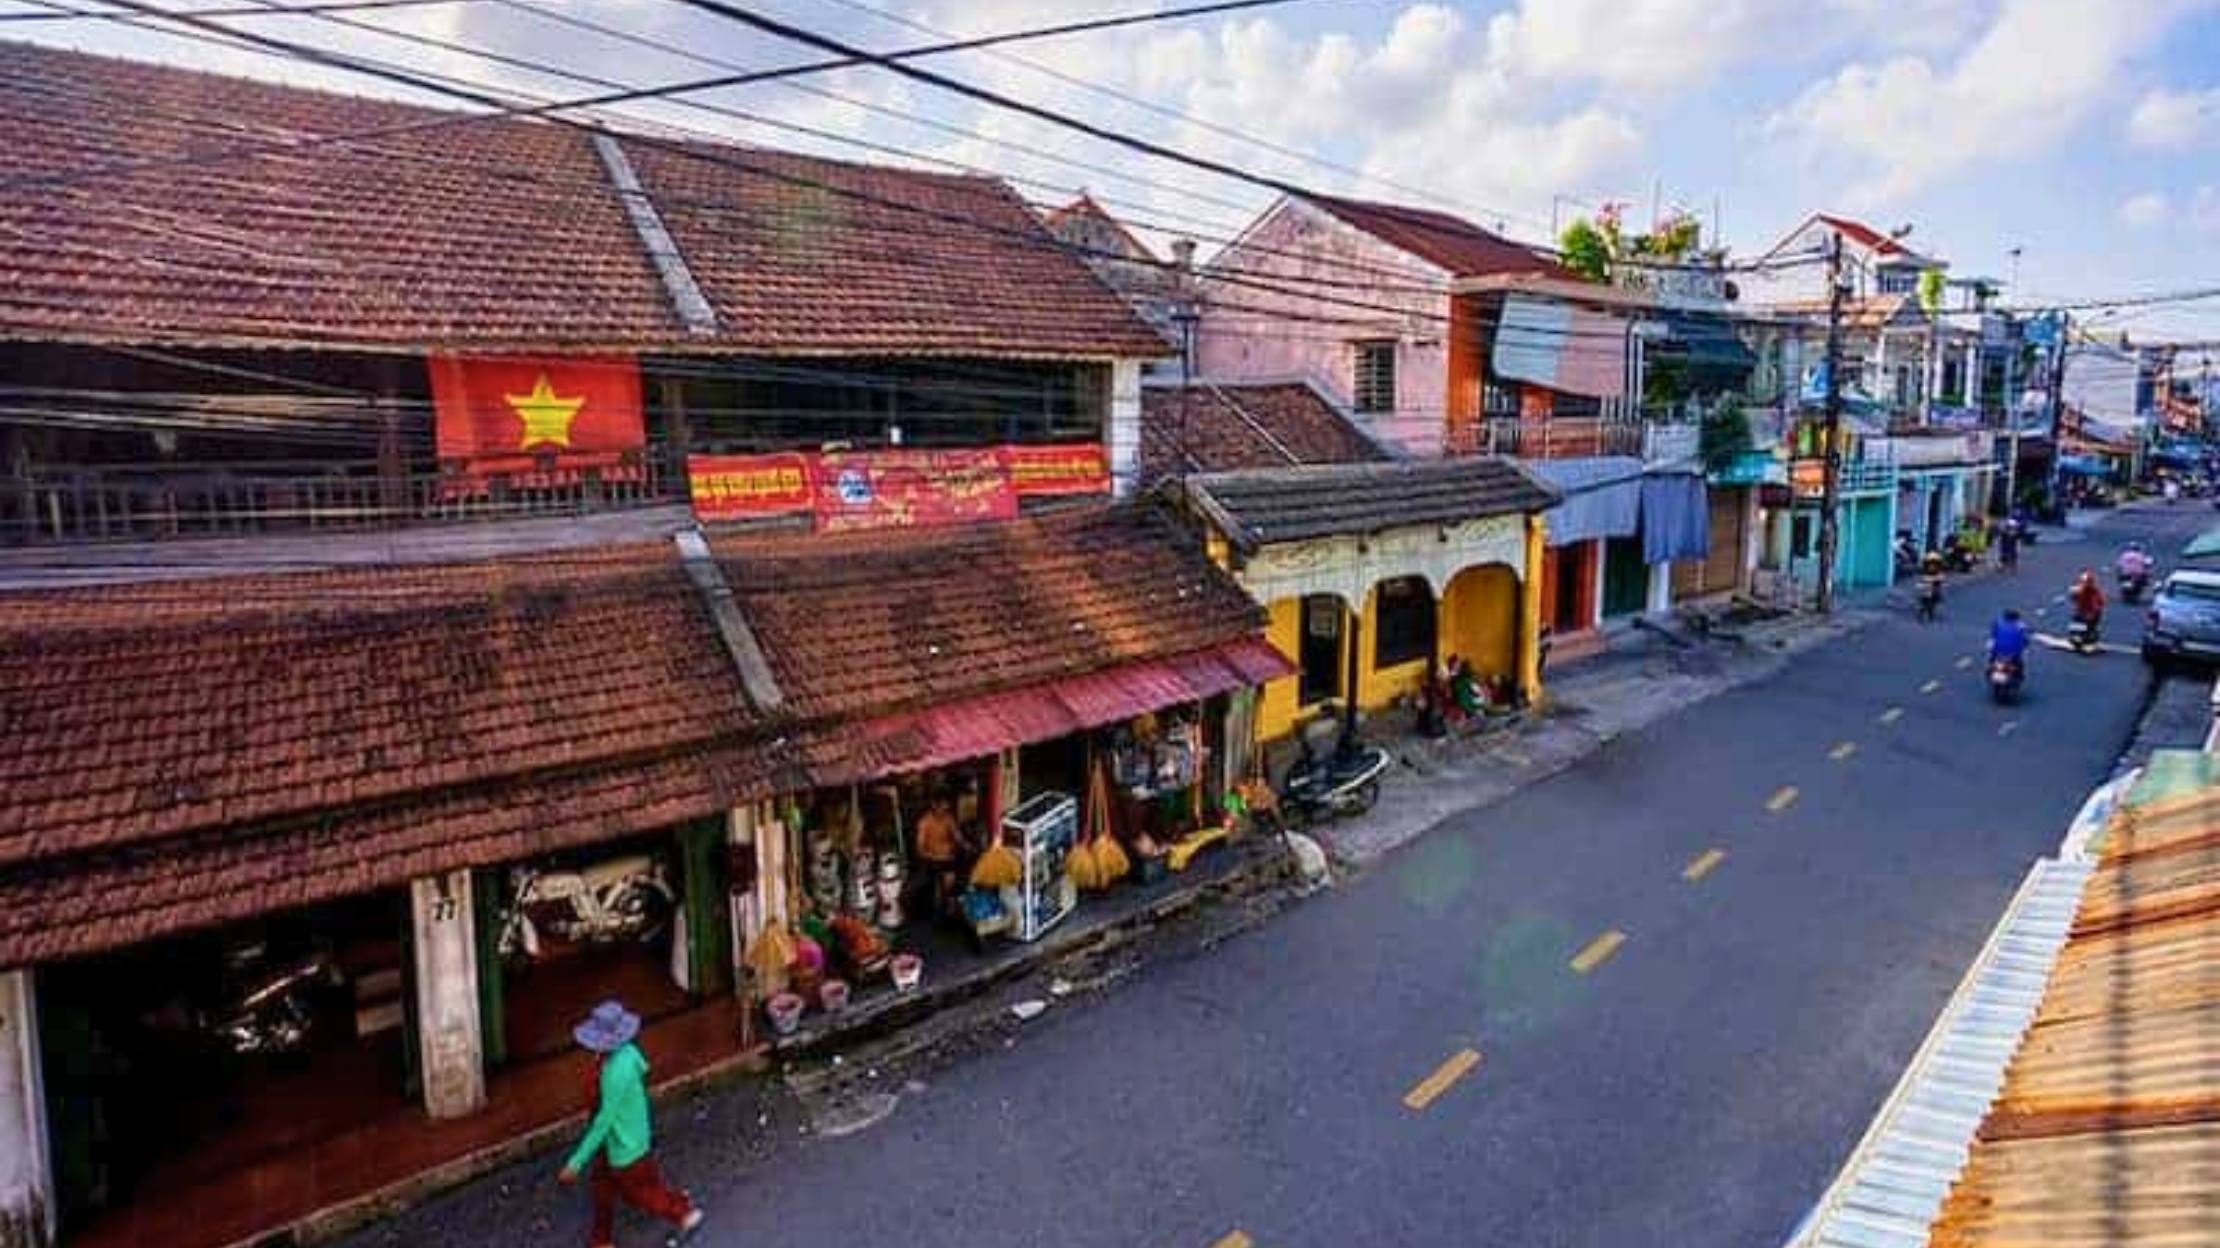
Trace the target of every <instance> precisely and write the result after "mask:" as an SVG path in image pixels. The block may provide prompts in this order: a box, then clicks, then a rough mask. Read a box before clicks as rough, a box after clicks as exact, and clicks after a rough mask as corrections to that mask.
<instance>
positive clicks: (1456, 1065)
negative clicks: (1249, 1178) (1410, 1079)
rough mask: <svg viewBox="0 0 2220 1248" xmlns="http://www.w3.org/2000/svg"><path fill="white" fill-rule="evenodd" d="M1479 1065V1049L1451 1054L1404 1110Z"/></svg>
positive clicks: (1409, 1096) (1410, 1095) (1419, 1105)
mask: <svg viewBox="0 0 2220 1248" xmlns="http://www.w3.org/2000/svg"><path fill="white" fill-rule="evenodd" d="M1479 1064H1480V1050H1478V1049H1459V1050H1457V1051H1456V1052H1455V1053H1452V1054H1450V1055H1449V1058H1448V1060H1446V1061H1444V1062H1443V1063H1442V1064H1441V1065H1439V1066H1436V1067H1435V1068H1434V1073H1433V1074H1430V1075H1428V1076H1426V1077H1425V1078H1424V1079H1421V1080H1419V1081H1418V1082H1417V1083H1416V1084H1413V1085H1412V1086H1411V1090H1410V1091H1408V1092H1405V1093H1404V1094H1403V1108H1405V1109H1408V1110H1414V1111H1415V1110H1421V1109H1424V1108H1426V1107H1427V1106H1428V1105H1431V1104H1433V1103H1434V1098H1435V1097H1438V1096H1440V1095H1441V1094H1442V1093H1444V1092H1447V1091H1448V1090H1449V1085H1451V1084H1453V1083H1455V1082H1457V1081H1458V1080H1459V1079H1462V1078H1464V1077H1465V1076H1466V1075H1467V1074H1469V1073H1471V1071H1472V1068H1473V1067H1475V1066H1478V1065H1479ZM1218 1242H1219V1244H1220V1245H1223V1244H1224V1243H1225V1242H1226V1241H1225V1240H1220V1241H1218ZM1241 1242H1242V1243H1243V1244H1246V1243H1248V1242H1249V1237H1248V1236H1246V1235H1243V1236H1242V1237H1241Z"/></svg>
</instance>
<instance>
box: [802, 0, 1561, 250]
mask: <svg viewBox="0 0 2220 1248" xmlns="http://www.w3.org/2000/svg"><path fill="white" fill-rule="evenodd" d="M826 2H827V3H830V4H837V5H840V6H841V7H843V8H847V9H852V10H854V11H856V12H859V13H868V14H870V15H872V16H873V17H877V18H880V19H882V20H885V21H888V22H892V23H894V24H896V25H898V26H903V27H906V28H908V29H910V30H913V31H916V32H917V33H919V34H922V35H929V36H932V37H933V38H936V39H952V38H954V37H955V36H954V35H953V34H952V33H950V32H948V31H946V30H942V29H940V28H937V27H934V26H932V25H929V24H927V23H925V22H921V21H918V20H917V19H915V18H911V17H906V16H904V15H902V14H900V13H896V12H893V11H892V10H889V9H883V8H879V7H877V6H875V5H870V4H865V3H863V0H826ZM988 55H989V56H992V57H993V58H994V59H996V60H998V61H1002V62H1004V63H1005V64H1010V65H1016V66H1018V67H1020V68H1022V69H1026V70H1030V71H1032V72H1033V73H1036V74H1041V75H1043V76H1045V77H1048V78H1051V79H1053V80H1055V81H1057V82H1061V83H1063V84H1065V85H1066V86H1072V87H1077V88H1079V89H1080V90H1082V91H1088V92H1092V93H1093V94H1096V95H1099V96H1102V97H1104V98H1106V99H1113V100H1117V101H1119V102H1120V103H1123V104H1126V105H1129V106H1131V107H1133V108H1138V109H1141V110H1143V111H1145V112H1150V113H1154V114H1156V115H1157V116H1159V117H1164V118H1167V119H1169V120H1172V121H1177V122H1180V123H1182V124H1184V125H1190V126H1194V127H1195V128H1197V129H1199V130H1204V131H1208V132H1209V133H1211V134H1215V135H1218V136H1220V137H1222V138H1228V139H1233V140H1235V141H1236V142H1241V143H1247V144H1249V145H1250V146H1252V147H1257V148H1261V149H1262V150H1264V151H1267V152H1271V153H1273V154H1274V155H1277V156H1283V157H1286V158H1288V159H1290V160H1296V161H1300V162H1302V163H1304V164H1307V165H1312V166H1314V167H1317V168H1320V169H1324V170H1327V171H1329V172H1332V173H1338V174H1341V175H1343V176H1345V177H1349V178H1354V179H1356V180H1358V181H1362V182H1370V183H1372V184H1373V185H1375V186H1384V187H1386V188H1388V189H1389V190H1392V191H1396V192H1398V193H1400V194H1404V195H1415V196H1418V197H1420V198H1422V199H1427V200H1431V201H1433V202H1434V203H1437V204H1442V205H1445V206H1447V207H1452V208H1455V209H1457V210H1458V211H1460V212H1469V211H1471V209H1470V208H1468V207H1466V206H1465V205H1462V204H1459V203H1458V202H1457V201H1455V200H1453V199H1451V198H1449V197H1448V196H1445V195H1442V194H1441V193H1440V192H1438V191H1431V190H1426V189H1422V188H1420V187H1415V186H1411V185H1409V184H1407V183H1403V182H1397V181H1394V180H1392V179H1389V178H1385V177H1381V176H1379V175H1377V174H1372V173H1367V172H1365V171H1364V170H1362V169H1358V168H1356V167H1355V166H1352V165H1345V164H1342V163H1341V162H1339V161H1335V160H1329V159H1327V158H1326V157H1323V156H1319V155H1317V154H1316V153H1312V152H1306V151H1302V150H1301V149H1298V148H1293V147H1288V146H1286V145H1284V144H1280V143H1276V142H1273V141H1272V140H1270V139H1265V138H1260V137H1258V136H1257V135H1254V134H1250V133H1247V132H1245V131H1242V130H1237V129H1235V128H1234V127H1232V126H1228V125H1224V124H1222V123H1219V122H1215V121H1211V120H1210V119H1208V118H1205V117H1197V116H1195V115H1194V114H1192V113H1189V112H1185V111H1183V110H1180V109H1177V108H1171V107H1168V106H1166V105H1163V104H1159V103H1157V102H1156V101H1154V100H1151V99H1148V98H1147V97H1145V96H1140V95H1135V94H1133V93H1132V92H1129V91H1122V90H1119V89H1118V88H1116V87H1109V86H1104V85H1102V84H1101V83H1098V82H1094V81H1091V80H1089V79H1085V78H1081V77H1079V76H1078V75H1076V74H1069V73H1065V72H1064V71H1063V70H1060V69H1057V68H1055V67H1054V66H1052V65H1043V64H1041V63H1040V62H1039V61H1036V60H1032V59H1030V58H1028V57H1023V56H1019V55H1018V54H1016V53H1014V52H1007V51H1000V50H990V51H989V52H988ZM1483 215H1487V216H1499V217H1505V218H1509V219H1512V220H1518V221H1523V222H1525V223H1527V224H1529V225H1540V224H1541V223H1542V222H1541V219H1540V218H1539V217H1529V216H1526V215H1524V214H1521V213H1514V212H1505V211H1502V210H1500V209H1490V210H1487V211H1486V212H1484V213H1483ZM1553 241H1554V240H1553Z"/></svg>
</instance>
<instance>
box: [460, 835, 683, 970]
mask: <svg viewBox="0 0 2220 1248" xmlns="http://www.w3.org/2000/svg"><path fill="white" fill-rule="evenodd" d="M510 882H511V884H512V885H513V891H512V894H511V895H512V900H511V902H510V903H509V910H508V914H507V916H506V917H505V918H504V919H503V921H502V924H501V937H500V950H501V956H502V958H503V960H504V961H507V962H510V963H512V964H518V965H530V964H531V963H533V962H536V961H538V960H539V959H540V958H542V957H544V956H546V952H547V945H548V942H549V941H551V940H552V941H556V942H560V943H561V944H565V945H612V944H645V943H646V942H648V941H651V940H654V939H655V938H656V937H658V936H661V935H662V934H663V932H664V930H665V929H666V928H667V927H669V925H670V922H671V916H672V914H673V913H674V911H675V910H676V909H677V902H678V897H677V894H676V893H675V892H673V891H672V888H671V884H670V879H669V877H668V875H667V873H666V871H665V869H664V866H663V863H662V860H661V859H658V858H656V857H654V856H653V855H650V854H629V855H626V856H625V857H622V858H611V859H609V860H607V861H605V862H598V863H595V864H593V865H591V866H587V867H582V868H579V869H577V870H571V871H540V870H535V869H533V868H530V867H518V868H516V869H515V870H513V871H512V872H511V873H510Z"/></svg>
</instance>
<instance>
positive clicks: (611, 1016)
mask: <svg viewBox="0 0 2220 1248" xmlns="http://www.w3.org/2000/svg"><path fill="white" fill-rule="evenodd" d="M639 1034H640V1016H639V1015H637V1014H634V1013H633V1012H632V1011H630V1010H628V1009H626V1008H624V1006H623V1004H622V1003H621V1002H616V1001H604V1002H602V1003H601V1004H600V1005H597V1006H595V1007H594V1012H593V1014H592V1015H591V1016H589V1017H588V1018H587V1019H586V1021H585V1022H582V1023H580V1024H578V1026H577V1027H576V1028H574V1029H573V1030H572V1031H571V1036H572V1038H574V1039H576V1040H577V1041H578V1047H580V1048H582V1049H584V1050H586V1051H587V1052H589V1053H596V1054H599V1055H600V1058H601V1060H600V1061H599V1062H597V1063H595V1075H596V1088H597V1095H596V1097H595V1103H594V1117H593V1122H592V1124H591V1125H589V1126H588V1127H587V1128H586V1138H584V1139H582V1140H580V1141H578V1147H577V1148H576V1149H574V1150H572V1152H571V1155H570V1160H569V1161H566V1162H564V1163H563V1172H562V1174H561V1175H560V1176H558V1177H559V1178H560V1179H561V1180H562V1182H563V1185H564V1186H566V1187H567V1186H569V1185H570V1184H573V1183H576V1182H577V1181H578V1175H579V1173H580V1172H581V1171H584V1170H586V1168H587V1167H588V1166H589V1165H591V1166H592V1174H591V1181H592V1185H593V1196H594V1226H593V1238H592V1239H591V1240H589V1241H588V1243H589V1246H590V1248H615V1245H616V1242H617V1239H616V1213H617V1201H619V1200H622V1201H624V1203H626V1204H628V1205H630V1206H632V1207H633V1208H635V1209H638V1210H639V1211H641V1212H642V1213H646V1214H649V1215H651V1216H654V1217H657V1218H661V1219H662V1220H663V1221H665V1222H668V1223H670V1224H671V1226H672V1227H673V1228H675V1229H676V1232H677V1233H676V1234H675V1235H673V1236H672V1237H671V1241H670V1242H671V1243H673V1244H676V1243H678V1242H679V1241H681V1240H683V1239H685V1238H686V1237H687V1236H689V1235H691V1234H693V1233H694V1228H696V1227H698V1226H700V1225H701V1221H702V1212H701V1210H700V1209H699V1208H697V1207H696V1206H695V1204H694V1201H693V1198H692V1197H690V1196H688V1195H687V1194H686V1193H684V1192H682V1191H679V1190H678V1189H677V1188H674V1187H672V1186H671V1185H670V1184H668V1183H666V1182H664V1180H663V1173H662V1171H661V1170H659V1169H657V1168H656V1165H655V1158H653V1157H651V1156H649V1155H648V1153H649V1149H650V1148H651V1147H652V1146H653V1135H652V1131H651V1129H650V1127H649V1125H648V1092H647V1072H648V1061H647V1057H646V1056H645V1055H644V1054H642V1053H641V1052H640V1049H639V1046H638V1045H636V1044H634V1043H632V1041H633V1039H634V1038H635V1037H637V1036H638V1035H639Z"/></svg>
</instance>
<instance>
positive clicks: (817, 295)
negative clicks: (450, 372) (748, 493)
mask: <svg viewBox="0 0 2220 1248" xmlns="http://www.w3.org/2000/svg"><path fill="white" fill-rule="evenodd" d="M365 132H373V133H372V134H369V135H366V134H365ZM337 135H350V136H355V137H351V138H348V139H346V140H344V141H335V140H332V138H331V136H337ZM303 142H306V143H310V144H312V145H311V146H307V147H303V148H299V149H298V150H292V151H284V152H270V151H262V152H260V153H257V154H243V153H241V152H240V151H239V150H237V149H241V148H267V147H269V146H271V145H290V144H299V143H303ZM620 146H621V148H622V150H623V151H624V152H625V154H626V155H627V156H628V157H629V158H630V160H631V162H632V163H633V164H634V165H635V166H636V167H637V168H638V170H639V173H640V176H641V178H642V180H643V182H644V183H645V186H646V189H647V192H648V196H649V199H650V201H651V202H652V204H653V206H654V207H655V209H656V210H657V212H658V213H659V214H660V215H661V216H662V218H663V220H664V222H665V223H666V225H667V226H668V227H669V230H670V233H671V234H672V236H673V237H674V238H675V239H676V241H677V244H678V249H679V252H680V254H681V256H682V258H683V259H684V260H685V262H686V264H687V266H688V268H689V269H690V271H691V273H692V276H693V278H694V279H695V280H696V281H697V282H698V283H699V285H700V286H701V287H702V288H703V289H704V291H705V292H706V293H707V295H708V297H709V299H710V302H711V303H712V304H713V305H714V306H715V308H716V310H717V312H718V314H719V322H720V323H719V326H718V329H717V332H716V333H714V334H711V335H707V336H698V335H693V334H689V333H687V332H686V328H685V326H684V325H683V324H682V323H681V321H680V320H679V318H678V317H677V315H676V314H675V313H674V311H673V306H672V303H671V299H670V296H669V295H667V294H666V292H665V289H664V286H663V284H662V280H661V278H660V277H659V276H658V274H657V271H656V269H655V268H654V266H653V265H652V264H651V263H650V261H649V259H648V255H647V252H646V250H645V248H644V246H643V244H642V242H641V240H640V237H639V235H638V233H637V232H636V231H635V230H634V228H633V226H632V224H631V222H630V221H629V220H628V218H627V216H626V214H625V210H624V206H623V204H622V202H621V200H620V198H619V196H618V194H617V192H616V190H615V189H614V186H613V184H612V183H611V181H610V175H609V173H608V171H607V170H606V169H605V168H604V167H603V165H602V162H601V159H600V157H599V156H598V155H597V154H596V152H595V151H594V149H593V144H592V142H591V140H590V139H589V138H588V136H587V135H585V134H584V133H583V132H581V131H579V130H576V129H573V128H570V127H567V126H562V125H557V124H553V123H547V122H535V121H519V120H487V119H470V118H469V117H468V115H467V114H462V113H453V112H445V111H441V110H435V109H427V108H419V107H414V106H410V105H403V104H397V103H389V102H383V101H376V100H369V99H362V98H357V97H352V96H345V95H335V94H329V93H325V92H318V91H307V90H301V89H297V88H292V87H285V86H279V85H275V84H271V83H265V82H256V81H251V80H247V79H240V78H231V77H223V76H219V75H213V74H206V73H197V72H192V71H187V70H181V69H173V68H166V67H161V66H156V65H148V64H142V63H137V62H132V61H124V60H116V59H112V58H107V57H98V56H90V55H85V54H82V53H76V52H67V51H60V50H56V49H52V48H46V47H40V46H35V45H30V44H22V43H0V272H4V273H6V274H7V275H8V280H7V281H6V282H4V283H0V339H7V338H12V339H20V340H34V341H35V340H48V341H52V340H69V341H79V342H100V343H171V344H186V345H201V346H222V345H233V346H325V347H357V348H368V349H385V350H407V351H419V350H433V349H451V350H483V351H497V350H571V351H585V350H595V349H600V350H610V351H627V350H632V351H646V350H733V351H746V352H750V353H773V354H776V353H802V354H807V353H831V352H841V353H851V354H871V353H890V354H891V353H902V354H937V355H964V354H999V355H1038V356H1067V357H1079V356H1084V357H1092V358H1101V357H1105V356H1116V355H1129V356H1132V355H1139V356H1158V355H1162V354H1164V353H1165V350H1166V348H1165V346H1164V344H1163V342H1162V341H1161V340H1160V339H1159V338H1158V337H1157V336H1156V335H1155V334H1154V333H1153V332H1151V331H1150V330H1149V329H1148V328H1147V327H1146V326H1145V325H1144V324H1142V323H1141V322H1140V321H1139V320H1138V319H1137V318H1136V317H1135V316H1134V315H1133V313H1132V312H1131V311H1130V310H1129V309H1128V308H1127V307H1126V305H1125V304H1124V302H1123V301H1122V300H1120V299H1119V298H1118V297H1117V296H1116V295H1115V294H1113V293H1112V292H1111V291H1110V290H1109V289H1108V288H1106V287H1105V286H1103V284H1102V283H1101V281H1100V280H1099V279H1098V278H1096V277H1095V276H1094V275H1093V273H1092V272H1091V271H1090V270H1089V269H1088V268H1087V266H1086V265H1084V264H1083V263H1082V262H1081V261H1080V260H1079V259H1077V258H1076V257H1074V256H1072V255H1071V254H1069V253H1068V252H1067V251H1065V250H1063V249H1061V248H1059V247H1058V246H1057V245H1056V244H1055V242H1054V241H1053V240H1052V239H1051V238H1050V236H1049V235H1048V234H1047V232H1046V231H1045V229H1043V228H1042V226H1041V225H1040V223H1039V221H1038V220H1037V219H1036V218H1035V217H1034V216H1033V215H1032V213H1031V212H1029V211H1028V210H1027V209H1026V208H1025V206H1024V205H1023V204H1022V203H1021V202H1020V201H1019V200H1018V199H1017V198H1016V197H1015V195H1014V194H1012V193H1011V192H1010V190H1009V189H1008V188H1007V187H1005V186H1004V185H1002V184H1001V183H1000V182H997V181H994V180H992V179H986V178H973V177H952V176H947V175H942V174H933V173H923V172H918V171H914V170H902V169H891V168H876V167H870V166H861V165H849V164H842V163H839V162H834V161H824V160H815V159H809V158H804V157H799V156H790V155H785V154H781V153H774V152H766V151H761V150H757V149H750V148H742V147H738V146H729V147H728V146H713V145H708V144H693V145H688V146H685V147H683V148H682V147H681V146H680V145H677V144H671V143H667V142H664V141H661V140H649V139H644V138H639V137H636V136H634V137H626V138H624V139H623V141H622V143H621V145H620ZM689 152H690V153H693V155H688V154H687V153H689ZM95 170H106V172H102V173H99V174H98V176H87V175H88V174H89V173H90V172H91V171H95Z"/></svg>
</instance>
